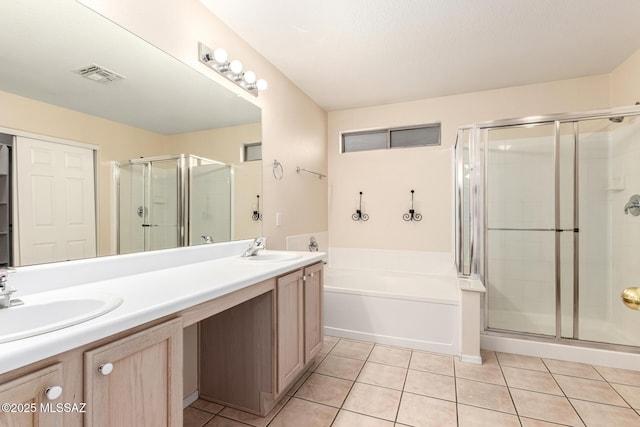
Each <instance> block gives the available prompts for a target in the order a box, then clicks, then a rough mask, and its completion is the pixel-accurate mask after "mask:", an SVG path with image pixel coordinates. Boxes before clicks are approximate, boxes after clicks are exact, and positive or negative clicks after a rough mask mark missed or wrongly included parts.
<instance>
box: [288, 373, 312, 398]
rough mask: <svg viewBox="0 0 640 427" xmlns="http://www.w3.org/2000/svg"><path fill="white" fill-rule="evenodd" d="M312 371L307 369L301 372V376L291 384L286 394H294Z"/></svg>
mask: <svg viewBox="0 0 640 427" xmlns="http://www.w3.org/2000/svg"><path fill="white" fill-rule="evenodd" d="M312 373H313V372H311V371H307V372H305V373H304V374H302V376H301V377H300V378H299V379H298V381H296V383H295V384H294V385H293V386H291V388H290V389H289V391H287V396H293V395H294V394H296V392H297V391H298V390H299V389H300V387H302V384H304V382H305V381H306V380H307V379H308V378H309V377H310V376H311V374H312Z"/></svg>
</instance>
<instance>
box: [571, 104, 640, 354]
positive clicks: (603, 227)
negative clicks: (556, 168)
mask: <svg viewBox="0 0 640 427" xmlns="http://www.w3.org/2000/svg"><path fill="white" fill-rule="evenodd" d="M620 119H622V118H621V117H620V118H614V120H610V119H607V118H605V119H595V120H583V121H580V122H579V123H578V124H577V126H578V156H577V158H578V171H579V172H578V176H579V180H578V182H579V185H578V196H579V199H578V211H579V224H580V233H579V236H580V241H579V289H578V296H579V297H578V301H579V304H578V310H577V316H576V317H577V319H578V324H579V333H578V334H577V335H578V338H579V339H581V340H588V341H596V342H604V343H612V344H623V345H635V346H638V345H640V332H638V330H637V328H635V325H636V324H637V321H638V312H636V311H633V310H629V309H628V308H627V307H625V306H624V305H623V304H622V302H621V301H620V294H621V292H622V290H623V289H624V288H626V287H629V286H640V281H639V279H638V278H639V277H640V263H639V262H638V259H639V258H638V254H640V216H635V215H634V214H633V212H632V211H631V210H630V209H627V210H626V212H625V206H627V204H628V203H629V201H630V199H631V198H632V197H633V195H635V194H640V168H639V166H638V165H639V164H640V146H639V145H638V144H637V142H638V140H639V139H640V118H639V117H638V116H628V117H625V118H624V120H623V121H621V120H620Z"/></svg>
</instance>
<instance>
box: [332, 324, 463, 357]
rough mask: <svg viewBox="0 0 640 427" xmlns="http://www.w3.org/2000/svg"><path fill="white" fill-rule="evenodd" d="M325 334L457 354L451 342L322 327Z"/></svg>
mask: <svg viewBox="0 0 640 427" xmlns="http://www.w3.org/2000/svg"><path fill="white" fill-rule="evenodd" d="M324 333H325V335H331V336H334V337H339V338H348V339H353V340H359V341H367V342H371V343H375V344H385V345H392V346H396V347H404V348H411V349H414V350H422V351H429V352H433V353H442V354H452V355H457V354H458V349H457V348H455V346H454V345H452V344H447V343H436V342H430V341H418V340H412V339H407V338H401V337H391V336H386V335H378V334H372V333H368V332H360V331H353V330H349V329H340V328H333V327H330V326H325V327H324Z"/></svg>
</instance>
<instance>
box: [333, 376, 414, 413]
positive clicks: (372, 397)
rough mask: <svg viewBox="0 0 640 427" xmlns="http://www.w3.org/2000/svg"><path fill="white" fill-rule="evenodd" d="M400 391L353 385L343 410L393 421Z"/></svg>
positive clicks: (358, 384) (359, 384) (367, 385)
mask: <svg viewBox="0 0 640 427" xmlns="http://www.w3.org/2000/svg"><path fill="white" fill-rule="evenodd" d="M401 393H402V392H401V391H399V390H391V389H389V388H383V387H377V386H373V385H369V384H362V383H355V384H354V385H353V388H352V389H351V392H350V393H349V396H347V400H346V401H345V402H344V405H343V409H346V410H348V411H353V412H357V413H359V414H364V415H370V416H372V417H376V418H382V419H385V420H390V421H394V420H395V418H396V413H397V412H398V405H399V404H400V395H401Z"/></svg>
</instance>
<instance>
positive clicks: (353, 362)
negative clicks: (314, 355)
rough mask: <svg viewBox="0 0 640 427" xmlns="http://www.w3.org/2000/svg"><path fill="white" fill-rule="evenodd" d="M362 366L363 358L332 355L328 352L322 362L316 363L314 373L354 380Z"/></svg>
mask: <svg viewBox="0 0 640 427" xmlns="http://www.w3.org/2000/svg"><path fill="white" fill-rule="evenodd" d="M363 366H364V360H357V359H350V358H348V357H340V356H332V355H331V354H329V355H328V356H327V357H326V358H325V359H324V360H323V361H322V363H321V364H320V365H318V367H317V368H316V370H315V373H316V374H324V375H330V376H332V377H338V378H343V379H345V380H351V381H355V379H356V378H357V377H358V374H359V373H360V370H361V369H362V367H363Z"/></svg>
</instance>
